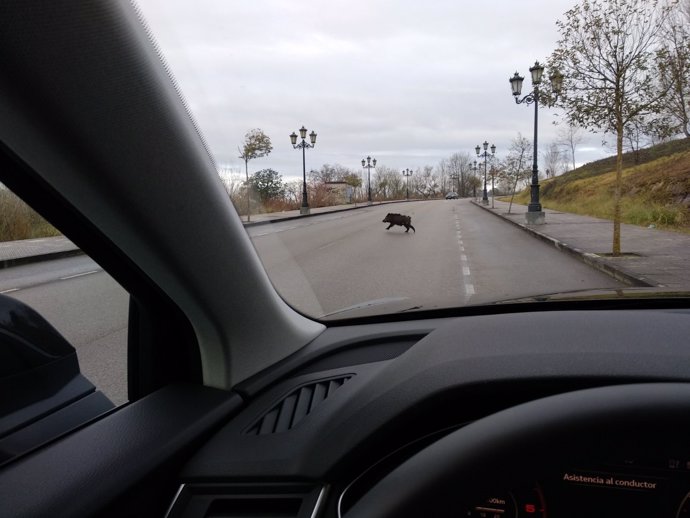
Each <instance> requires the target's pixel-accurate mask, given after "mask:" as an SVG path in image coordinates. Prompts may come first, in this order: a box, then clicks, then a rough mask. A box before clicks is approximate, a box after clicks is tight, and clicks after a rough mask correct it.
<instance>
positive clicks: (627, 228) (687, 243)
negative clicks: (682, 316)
mask: <svg viewBox="0 0 690 518" xmlns="http://www.w3.org/2000/svg"><path fill="white" fill-rule="evenodd" d="M390 203H391V204H394V203H398V202H390ZM445 203H448V202H445ZM453 203H467V201H466V200H459V201H455V202H453ZM471 203H474V204H475V205H476V206H477V207H479V208H481V209H482V210H486V211H488V212H490V213H492V214H494V215H495V216H496V217H500V218H502V219H504V220H505V221H507V222H510V223H511V224H513V225H516V226H517V227H519V228H521V229H522V230H524V231H525V232H528V233H530V234H531V235H532V236H534V237H535V238H538V239H540V240H542V241H544V242H546V243H548V244H550V245H552V246H554V247H555V248H557V249H559V250H561V251H562V252H564V253H568V254H571V255H573V256H575V257H577V258H578V259H580V260H582V261H584V262H585V263H587V264H589V265H590V266H592V267H594V268H597V269H598V270H601V271H603V272H605V273H608V274H609V275H611V276H613V277H615V278H617V279H619V280H621V281H622V282H624V283H626V284H629V285H631V286H658V287H662V288H665V289H671V290H681V291H685V290H687V291H690V235H688V234H681V233H677V232H669V231H664V230H660V229H657V228H645V227H638V226H635V225H626V224H623V225H621V248H622V251H623V255H622V256H621V257H610V256H609V255H607V254H609V253H610V252H611V242H612V238H613V224H612V223H611V221H608V220H603V219H597V218H591V217H587V216H580V215H577V214H570V213H564V212H558V211H554V210H550V209H544V212H545V213H546V223H545V224H543V225H527V224H526V223H525V212H527V207H526V206H525V205H517V204H513V206H512V208H511V211H510V213H508V206H509V204H508V203H506V202H501V201H498V200H495V201H494V208H492V207H491V202H489V205H488V206H484V205H482V204H481V202H475V201H471ZM375 205H379V203H376V204H375ZM367 206H368V205H367V204H366V203H364V204H358V205H339V206H334V207H320V208H314V209H311V214H310V215H308V216H302V215H300V213H299V210H293V211H285V212H280V213H271V214H252V215H251V216H250V221H249V222H247V221H246V217H243V218H242V220H243V223H244V225H245V226H253V225H263V224H267V223H271V222H275V221H281V220H289V219H297V218H303V217H313V216H316V215H318V214H323V213H330V212H341V211H347V210H357V209H361V208H366V207H367ZM391 210H394V209H393V208H392V207H391ZM395 210H397V209H395ZM80 253H81V251H80V250H79V249H78V248H77V246H76V245H74V243H72V242H71V241H69V240H68V239H67V238H65V237H50V238H41V239H27V240H21V241H7V242H3V243H0V268H8V267H10V266H15V265H20V264H27V263H31V262H37V261H43V260H50V259H56V258H59V257H66V256H71V255H77V254H80Z"/></svg>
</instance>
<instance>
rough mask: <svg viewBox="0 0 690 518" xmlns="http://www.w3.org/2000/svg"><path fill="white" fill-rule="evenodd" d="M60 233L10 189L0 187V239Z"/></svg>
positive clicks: (26, 237) (29, 237) (46, 235)
mask: <svg viewBox="0 0 690 518" xmlns="http://www.w3.org/2000/svg"><path fill="white" fill-rule="evenodd" d="M57 235H60V233H59V232H58V231H57V230H56V229H55V228H54V227H53V226H52V225H50V224H49V223H48V222H47V221H46V220H45V219H43V218H42V217H41V216H39V215H38V214H37V213H36V212H34V211H33V210H32V209H31V208H30V207H29V206H28V205H27V204H26V203H24V202H23V201H22V200H21V199H19V198H18V197H17V196H15V195H14V194H13V193H12V192H11V191H9V190H8V189H6V188H4V187H0V241H14V240H17V239H32V238H37V237H48V236H57Z"/></svg>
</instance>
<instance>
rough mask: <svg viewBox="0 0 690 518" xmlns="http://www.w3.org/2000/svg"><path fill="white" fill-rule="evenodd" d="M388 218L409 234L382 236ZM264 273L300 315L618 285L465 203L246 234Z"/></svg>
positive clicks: (352, 214)
mask: <svg viewBox="0 0 690 518" xmlns="http://www.w3.org/2000/svg"><path fill="white" fill-rule="evenodd" d="M389 211H396V212H397V211H399V212H404V213H405V214H409V215H411V216H412V224H413V225H414V226H415V228H416V232H415V233H413V232H412V231H410V232H409V233H405V230H404V228H403V227H397V226H396V227H393V228H391V229H390V230H386V227H387V224H385V223H382V222H381V220H382V219H383V218H384V216H385V214H386V213H387V212H389ZM249 234H250V236H251V237H252V240H253V242H254V246H255V247H256V249H257V251H258V252H259V255H260V257H261V258H262V261H263V263H264V266H265V267H266V269H267V271H268V272H269V275H270V277H271V279H272V281H273V283H274V285H275V286H276V288H277V289H278V291H279V292H280V293H281V295H282V296H283V297H284V298H285V299H286V300H287V301H288V302H290V303H291V304H292V305H293V306H294V307H295V308H297V309H298V310H300V311H303V312H305V313H307V314H309V315H314V316H322V315H332V316H333V317H336V318H337V317H348V316H353V312H352V311H342V310H343V309H345V308H351V307H352V306H362V305H365V306H369V307H368V308H367V311H370V312H371V311H379V312H388V311H392V310H395V311H406V310H411V309H417V308H423V309H431V308H438V307H457V306H463V305H467V304H482V303H486V302H491V301H497V300H506V299H511V298H517V297H525V296H529V295H540V294H544V293H553V292H567V291H573V290H582V289H592V288H608V287H618V286H621V284H620V283H619V282H618V281H616V280H614V279H612V278H611V277H609V276H607V275H605V274H603V273H600V272H598V271H596V270H593V269H592V268H590V267H588V266H586V265H584V264H583V263H581V262H579V261H577V260H576V259H574V258H572V257H570V256H567V255H565V254H563V253H561V252H559V251H558V250H555V249H554V248H552V247H550V246H548V245H546V244H544V243H542V242H540V241H538V240H537V239H535V238H534V237H531V236H529V235H528V234H527V233H525V232H522V231H520V230H518V229H516V228H515V227H514V226H513V225H510V224H508V223H506V222H504V221H502V220H500V219H499V218H496V217H495V216H493V215H492V214H489V213H487V212H486V211H484V210H482V209H481V208H479V207H475V206H474V205H472V204H471V203H470V202H469V201H468V200H443V201H433V202H411V203H407V204H400V205H383V206H372V207H367V208H365V209H359V210H354V211H346V212H340V213H335V214H329V215H327V216H318V217H314V218H305V219H300V220H291V221H285V222H280V223H275V224H273V225H270V226H257V227H251V228H250V229H249Z"/></svg>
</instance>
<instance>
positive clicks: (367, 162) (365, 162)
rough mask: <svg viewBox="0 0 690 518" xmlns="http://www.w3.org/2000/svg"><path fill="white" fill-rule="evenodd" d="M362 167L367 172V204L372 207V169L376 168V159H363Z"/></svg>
mask: <svg viewBox="0 0 690 518" xmlns="http://www.w3.org/2000/svg"><path fill="white" fill-rule="evenodd" d="M362 167H363V168H364V169H366V170H367V204H368V205H371V168H372V167H373V168H376V159H375V158H374V159H373V160H372V159H371V157H370V156H368V157H367V159H366V160H364V159H363V158H362Z"/></svg>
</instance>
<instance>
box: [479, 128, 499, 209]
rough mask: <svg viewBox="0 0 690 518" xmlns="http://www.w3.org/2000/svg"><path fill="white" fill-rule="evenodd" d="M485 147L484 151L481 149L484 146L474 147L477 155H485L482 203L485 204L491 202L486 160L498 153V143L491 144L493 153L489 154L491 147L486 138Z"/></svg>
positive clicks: (480, 156)
mask: <svg viewBox="0 0 690 518" xmlns="http://www.w3.org/2000/svg"><path fill="white" fill-rule="evenodd" d="M482 146H483V147H484V152H483V153H482V152H481V150H482V148H481V147H479V146H477V147H476V148H474V150H475V151H476V152H477V156H478V157H479V158H482V157H484V191H483V192H482V203H483V204H484V205H488V204H489V194H488V193H487V192H486V160H487V159H488V158H489V156H493V155H494V154H496V145H495V144H491V155H489V152H488V151H487V150H488V149H489V143H488V142H487V141H486V140H485V141H484V143H483V144H482Z"/></svg>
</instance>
